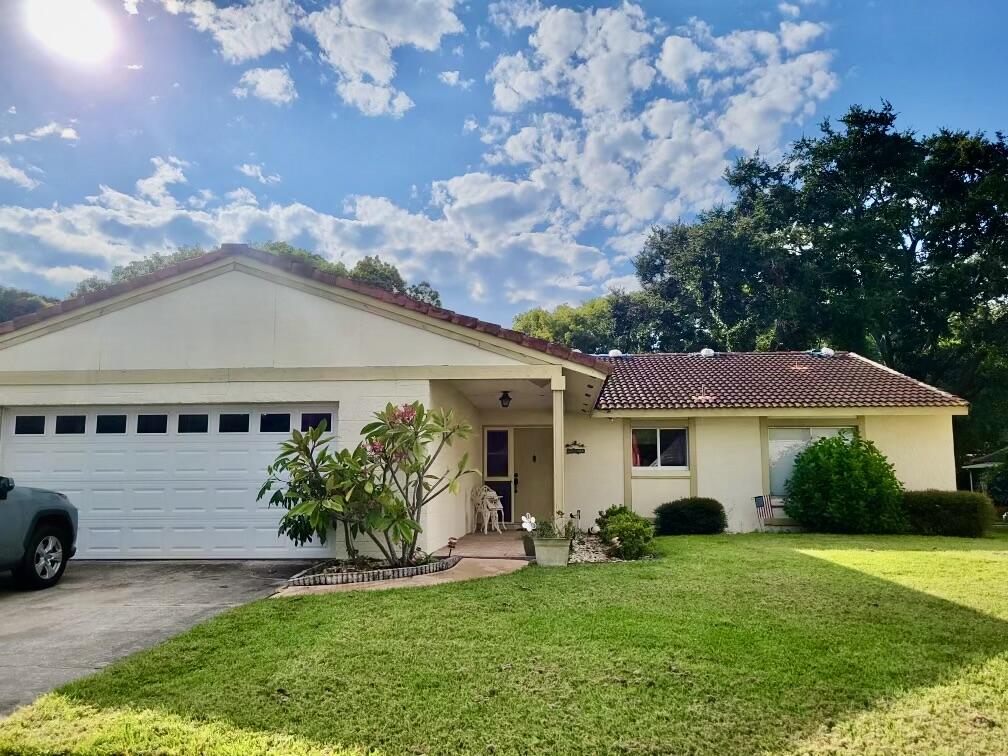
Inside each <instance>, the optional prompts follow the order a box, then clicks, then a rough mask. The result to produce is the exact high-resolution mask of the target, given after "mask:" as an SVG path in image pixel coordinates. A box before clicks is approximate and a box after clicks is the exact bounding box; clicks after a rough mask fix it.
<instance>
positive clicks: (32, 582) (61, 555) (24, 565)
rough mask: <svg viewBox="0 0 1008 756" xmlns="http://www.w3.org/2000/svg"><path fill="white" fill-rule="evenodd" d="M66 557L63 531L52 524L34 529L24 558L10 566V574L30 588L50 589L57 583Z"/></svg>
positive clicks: (67, 550) (65, 534)
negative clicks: (15, 565) (12, 568)
mask: <svg viewBox="0 0 1008 756" xmlns="http://www.w3.org/2000/svg"><path fill="white" fill-rule="evenodd" d="M68 559H70V542H69V539H68V538H67V533H66V530H64V529H63V528H58V527H55V526H53V525H43V526H41V527H38V528H36V529H35V532H34V533H32V536H31V538H29V539H28V548H27V549H25V553H24V557H22V559H21V564H19V565H18V566H17V567H16V568H15V569H14V577H15V578H16V579H17V580H18V582H19V583H21V585H23V586H24V587H26V588H30V589H31V590H38V589H40V588H50V587H52V586H54V585H56V583H58V582H59V580H60V578H61V577H63V572H64V570H66V565H67V560H68Z"/></svg>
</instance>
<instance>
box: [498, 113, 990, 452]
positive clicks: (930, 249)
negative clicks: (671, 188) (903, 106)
mask: <svg viewBox="0 0 1008 756" xmlns="http://www.w3.org/2000/svg"><path fill="white" fill-rule="evenodd" d="M896 121H897V114H896V113H895V111H894V110H893V108H892V106H891V105H890V104H889V103H884V104H883V105H882V106H881V107H880V108H878V109H870V108H863V107H860V106H854V107H851V108H850V109H849V111H848V112H847V113H846V114H845V115H844V116H843V117H842V118H840V119H838V121H837V122H836V123H835V124H834V123H833V122H831V121H829V120H827V121H825V122H823V123H822V124H821V126H820V128H819V132H818V133H817V134H815V135H812V136H805V137H803V138H801V139H799V140H797V141H796V142H794V143H793V144H792V145H791V146H790V149H789V150H788V151H787V152H786V154H785V155H784V156H783V157H782V158H781V159H779V160H776V161H771V160H767V159H766V158H764V157H762V156H761V155H759V154H757V155H755V156H753V157H745V158H740V159H738V160H737V161H736V162H735V163H734V165H733V166H732V167H730V168H729V169H728V170H727V171H726V174H725V180H726V181H727V183H728V186H729V187H730V188H731V190H732V193H733V200H732V201H731V202H730V203H729V204H726V205H724V206H721V207H716V208H714V209H712V210H709V211H707V212H703V213H700V214H699V215H698V216H697V217H696V218H695V219H694V220H691V221H680V222H677V223H672V224H670V225H668V226H660V227H654V228H652V229H651V231H650V234H649V235H648V237H647V239H646V241H645V242H644V245H643V248H642V250H641V251H640V253H639V254H638V255H637V256H636V257H635V258H634V261H633V263H634V268H635V272H636V275H637V278H638V281H639V284H640V290H639V291H633V292H627V291H613V292H611V293H610V294H608V295H606V296H603V297H599V298H597V299H593V300H590V301H588V302H585V303H584V304H581V305H578V306H568V305H563V306H560V307H558V308H556V309H554V310H552V311H547V310H544V309H541V308H537V309H533V310H529V311H528V312H524V313H521V314H520V315H518V316H517V317H516V318H515V321H514V326H515V328H517V329H518V330H521V331H525V332H527V333H529V334H532V335H535V336H539V337H541V338H545V339H549V340H551V341H558V342H560V343H563V344H567V345H569V346H571V347H575V348H578V349H581V350H582V351H585V352H589V353H600V352H604V351H607V350H608V349H610V348H618V349H621V350H623V351H626V352H649V351H695V350H698V349H701V348H703V347H711V348H714V349H718V350H771V349H808V348H811V347H814V346H818V345H822V344H827V345H829V346H831V347H833V348H835V349H843V350H851V351H856V352H858V353H860V354H862V355H865V356H867V357H870V358H872V359H875V360H878V361H879V362H881V363H883V364H885V365H888V366H890V367H892V368H894V369H896V370H899V371H901V372H905V373H907V374H909V375H911V376H913V377H915V378H918V379H920V380H923V381H926V382H928V383H931V384H934V385H936V386H938V387H940V388H942V389H945V390H948V391H951V392H953V393H956V394H959V395H961V396H963V397H965V398H966V399H969V400H970V401H971V403H972V409H971V414H970V417H969V418H957V423H958V426H957V429H956V430H957V439H956V441H957V447H958V449H959V451H960V452H961V453H962V452H979V451H990V450H993V449H995V448H998V447H1000V446H1004V445H1005V443H1006V438H1008V144H1006V141H1005V137H1004V136H1003V135H1002V134H1001V133H1000V132H999V133H997V134H995V136H994V137H993V138H991V137H988V136H986V135H985V134H983V133H969V132H966V131H954V130H949V129H941V130H939V131H937V132H936V133H934V134H928V135H920V134H917V133H915V132H913V131H911V130H901V129H900V128H898V127H897V123H896Z"/></svg>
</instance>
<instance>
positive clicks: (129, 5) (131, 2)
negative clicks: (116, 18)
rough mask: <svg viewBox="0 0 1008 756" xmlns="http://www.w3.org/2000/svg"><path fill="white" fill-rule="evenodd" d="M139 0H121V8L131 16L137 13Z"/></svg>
mask: <svg viewBox="0 0 1008 756" xmlns="http://www.w3.org/2000/svg"><path fill="white" fill-rule="evenodd" d="M140 2H141V0H123V10H125V11H126V12H127V13H128V14H130V15H131V16H135V15H137V13H139V12H140V11H139V10H138V9H137V6H138V5H139V4H140Z"/></svg>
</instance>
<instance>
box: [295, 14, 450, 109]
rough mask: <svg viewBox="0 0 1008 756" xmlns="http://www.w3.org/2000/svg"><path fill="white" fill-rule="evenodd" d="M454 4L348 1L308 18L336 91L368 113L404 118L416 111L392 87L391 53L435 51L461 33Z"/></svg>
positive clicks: (348, 102) (402, 94)
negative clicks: (404, 49)
mask: <svg viewBox="0 0 1008 756" xmlns="http://www.w3.org/2000/svg"><path fill="white" fill-rule="evenodd" d="M454 7H455V0H414V1H412V2H411V1H410V0H344V2H343V3H342V5H332V6H330V7H329V8H326V9H325V10H321V11H317V12H315V13H312V14H310V15H309V16H308V17H307V18H306V20H305V27H306V28H307V29H308V30H309V31H311V33H312V34H314V35H315V38H316V40H317V41H318V45H319V49H320V50H321V52H322V59H323V60H324V61H325V62H326V63H327V64H328V65H329V66H330V67H331V68H332V69H333V71H335V73H336V91H337V93H338V94H339V95H340V96H341V97H342V98H343V100H344V101H345V102H346V103H347V104H348V105H351V106H353V107H356V108H357V109H358V110H360V111H361V112H362V113H364V114H365V115H371V116H377V115H390V116H392V117H394V118H398V117H401V116H402V115H403V114H404V113H405V112H406V111H407V110H409V109H410V108H411V107H413V100H411V99H410V97H409V95H407V94H406V93H405V92H402V91H401V90H399V89H397V88H396V87H395V86H393V84H392V81H393V79H394V77H395V73H396V65H395V61H394V60H393V59H392V53H393V51H394V50H395V49H396V48H398V47H403V46H407V45H409V46H412V47H415V48H418V49H420V50H436V49H437V48H438V47H439V46H440V44H441V38H442V37H444V36H446V35H450V34H456V33H458V32H461V31H462V30H463V27H462V24H461V22H460V21H459V20H458V18H457V17H456V16H455V13H454Z"/></svg>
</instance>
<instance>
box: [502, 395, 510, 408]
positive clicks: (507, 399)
mask: <svg viewBox="0 0 1008 756" xmlns="http://www.w3.org/2000/svg"><path fill="white" fill-rule="evenodd" d="M500 403H501V407H503V408H504V409H507V408H508V407H510V406H511V394H509V393H508V392H507V391H501V395H500Z"/></svg>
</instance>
